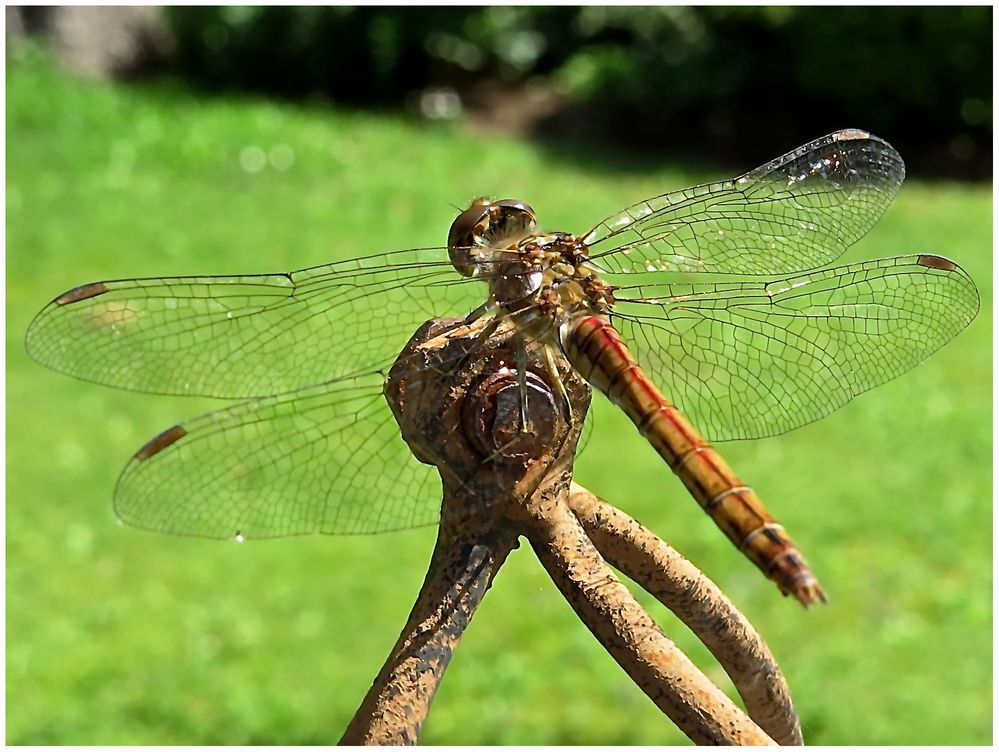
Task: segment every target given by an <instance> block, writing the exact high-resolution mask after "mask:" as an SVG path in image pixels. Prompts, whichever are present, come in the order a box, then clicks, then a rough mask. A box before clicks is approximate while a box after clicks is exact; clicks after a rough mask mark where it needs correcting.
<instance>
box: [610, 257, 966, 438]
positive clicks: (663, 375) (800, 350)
mask: <svg viewBox="0 0 999 752" xmlns="http://www.w3.org/2000/svg"><path fill="white" fill-rule="evenodd" d="M615 296H616V297H617V298H618V299H619V301H620V302H619V303H618V304H617V305H615V313H614V315H613V316H611V320H612V322H613V323H614V325H615V327H616V328H617V329H618V331H619V332H620V333H621V335H622V336H623V337H624V338H625V341H626V342H628V343H629V345H630V346H631V347H632V348H633V350H634V352H635V355H636V357H637V359H638V362H639V363H641V364H642V366H643V367H644V368H645V370H646V371H647V372H648V373H649V375H650V376H651V377H652V379H653V381H655V382H656V383H657V384H658V385H659V386H660V388H661V389H662V390H663V391H664V393H665V394H666V396H667V397H668V398H669V399H670V400H672V401H673V402H674V403H675V404H676V405H677V406H678V407H679V408H680V409H681V410H682V411H683V412H684V413H686V414H687V416H688V417H689V418H690V419H691V420H692V421H693V423H694V425H696V426H697V427H698V428H699V429H700V430H701V431H702V432H703V433H704V435H705V436H706V437H707V438H709V439H711V440H715V441H723V440H727V439H753V438H759V437H763V436H770V435H773V434H779V433H783V432H784V431H789V430H791V429H793V428H797V427H798V426H802V425H805V424H806V423H809V422H811V421H814V420H817V419H818V418H821V417H822V416H824V415H828V414H829V413H831V412H832V411H833V410H835V409H837V408H838V407H841V406H842V405H844V404H845V403H846V402H848V401H849V400H850V399H851V398H853V397H854V396H856V395H858V394H860V393H862V392H864V391H866V390H868V389H871V388H872V387H875V386H877V385H878V384H882V383H884V382H886V381H888V380H889V379H892V378H894V377H895V376H898V375H899V374H901V373H903V372H904V371H906V370H908V369H909V368H912V367H913V366H914V365H916V364H917V363H919V362H920V361H922V360H924V359H925V358H927V357H928V356H929V355H930V354H931V353H933V352H935V351H936V350H937V349H938V348H939V347H941V346H942V345H943V344H945V343H946V342H948V341H949V340H950V339H951V338H953V337H954V336H955V335H956V334H957V333H958V332H959V331H961V330H962V329H963V328H964V327H965V326H967V325H968V323H969V322H970V321H971V320H972V319H973V318H974V317H975V314H976V313H977V311H978V304H979V301H978V292H977V290H976V289H975V285H974V283H973V282H972V281H971V279H970V278H969V277H968V275H967V274H966V273H965V271H964V270H963V269H961V268H960V267H959V266H957V264H955V263H953V262H951V261H948V260H947V259H943V258H941V257H939V256H931V255H920V256H901V257H898V258H888V259H881V260H877V261H867V262H864V263H859V264H851V265H849V266H841V267H837V268H834V269H824V270H820V271H815V272H809V273H805V274H800V275H797V276H790V277H783V278H779V279H771V280H769V281H767V280H763V281H739V282H723V283H701V284H696V283H695V284H648V285H644V284H637V285H633V286H631V287H622V288H619V289H618V290H617V291H616V292H615Z"/></svg>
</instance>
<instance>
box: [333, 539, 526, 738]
mask: <svg viewBox="0 0 999 752" xmlns="http://www.w3.org/2000/svg"><path fill="white" fill-rule="evenodd" d="M516 545H517V541H516V536H515V535H514V534H513V533H512V532H504V531H503V530H497V531H493V532H490V533H486V534H482V535H479V536H473V535H464V536H457V537H451V535H450V534H446V533H445V532H444V528H442V532H441V534H440V535H438V538H437V545H436V547H435V548H434V554H433V557H432V559H431V562H430V571H429V572H428V573H427V577H426V580H424V583H423V588H422V589H421V590H420V594H419V596H418V597H417V599H416V604H415V605H414V606H413V611H412V613H411V614H410V616H409V620H408V621H407V623H406V626H405V628H404V629H403V630H402V634H401V635H400V636H399V640H398V641H397V642H396V644H395V647H394V648H393V649H392V653H391V655H390V656H389V659H388V660H387V661H386V663H385V665H384V666H383V667H382V670H381V671H380V672H379V674H378V677H377V678H376V679H375V681H374V684H372V686H371V689H370V690H369V691H368V694H367V695H366V696H365V698H364V701H363V702H362V703H361V706H360V707H359V708H358V710H357V713H355V715H354V718H353V720H351V722H350V725H349V726H348V727H347V730H346V732H345V733H344V735H343V738H342V739H340V744H345V745H362V744H363V745H379V746H388V745H392V746H399V745H411V744H416V742H417V738H418V736H419V733H420V727H421V726H422V724H423V721H424V720H425V719H426V717H427V712H428V711H429V710H430V703H431V702H432V701H433V699H434V695H435V694H436V692H437V687H438V686H439V685H440V682H441V679H442V678H443V676H444V670H445V669H446V668H447V666H448V663H449V662H450V660H451V656H452V655H453V653H454V650H455V648H456V647H457V645H458V641H459V640H460V639H461V636H462V634H463V633H464V631H465V628H466V627H467V626H468V623H469V621H470V620H471V618H472V615H473V614H474V613H475V609H476V608H477V607H478V605H479V603H480V602H481V601H482V598H483V596H484V595H485V593H486V590H488V589H489V586H490V584H491V583H492V580H493V577H495V575H496V572H497V571H498V570H499V568H500V566H501V565H502V564H503V562H504V561H505V560H506V557H507V555H508V554H509V553H510V551H511V550H513V548H515V547H516Z"/></svg>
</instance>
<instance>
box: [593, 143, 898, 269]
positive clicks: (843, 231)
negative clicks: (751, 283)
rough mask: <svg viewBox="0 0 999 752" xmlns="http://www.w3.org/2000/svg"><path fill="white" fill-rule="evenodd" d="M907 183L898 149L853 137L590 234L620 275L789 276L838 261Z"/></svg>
mask: <svg viewBox="0 0 999 752" xmlns="http://www.w3.org/2000/svg"><path fill="white" fill-rule="evenodd" d="M904 178H905V165H904V164H903V162H902V158H901V157H900V156H899V154H898V152H896V151H895V149H894V148H892V146H891V145H890V144H888V143H886V142H885V141H882V140H881V139H880V138H878V137H877V136H873V135H871V134H869V133H866V132H864V131H859V130H844V131H837V132H836V133H831V134H829V135H828V136H824V137H823V138H820V139H817V140H815V141H812V142H811V143H809V144H805V145H804V146H802V147H799V148H798V149H795V150H794V151H792V152H789V153H787V154H785V155H784V156H782V157H779V158H778V159H775V160H773V161H772V162H768V163H767V164H765V165H763V166H762V167H758V168H756V169H755V170H753V171H751V172H747V173H746V174H745V175H742V176H741V177H738V178H734V179H732V180H727V181H724V182H719V183H708V184H705V185H699V186H695V187H693V188H687V189H684V190H681V191H675V192H673V193H666V194H664V195H662V196H658V197H656V198H651V199H648V200H647V201H642V202H640V203H637V204H635V205H634V206H630V207H628V208H627V209H625V210H624V211H622V212H620V213H618V214H616V215H614V216H612V217H608V218H607V219H605V220H603V221H602V222H600V223H599V224H597V226H596V227H594V228H593V229H592V230H590V231H589V232H588V233H587V234H585V235H584V236H583V242H585V243H587V244H588V245H589V247H590V250H591V258H593V259H594V260H595V261H596V262H597V263H598V264H599V265H600V266H601V267H602V268H604V269H606V270H608V271H611V272H646V271H670V272H715V273H733V274H785V273H789V272H796V271H802V270H806V269H814V268H817V267H819V266H823V265H825V264H827V263H829V262H830V261H832V260H834V259H836V258H838V257H839V256H840V255H842V254H843V252H844V251H845V250H846V249H847V248H848V247H850V246H851V245H852V244H853V243H855V242H856V241H857V240H858V239H860V238H861V237H863V236H864V235H865V234H867V232H868V231H869V230H870V229H871V227H872V226H873V225H874V223H875V222H877V221H878V219H879V218H880V217H881V215H882V214H883V213H884V211H885V209H886V208H887V207H888V205H889V204H890V203H891V201H892V199H893V198H894V197H895V193H896V192H897V191H898V188H899V186H900V185H901V184H902V180H903V179H904Z"/></svg>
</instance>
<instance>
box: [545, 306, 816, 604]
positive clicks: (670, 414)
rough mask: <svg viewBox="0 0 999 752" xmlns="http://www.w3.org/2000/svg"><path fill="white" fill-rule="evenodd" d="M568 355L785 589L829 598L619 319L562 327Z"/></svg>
mask: <svg viewBox="0 0 999 752" xmlns="http://www.w3.org/2000/svg"><path fill="white" fill-rule="evenodd" d="M562 340H563V342H562V345H563V349H564V350H565V353H566V356H567V357H568V359H569V362H570V363H572V365H573V366H574V367H575V368H576V369H577V370H578V371H579V373H580V374H581V375H582V376H583V378H585V379H586V380H587V381H588V382H589V383H590V384H591V385H592V386H594V387H595V388H597V389H599V390H600V391H601V392H603V393H604V394H606V395H607V397H608V398H609V399H610V400H611V401H612V402H614V403H615V404H616V405H618V406H619V407H620V408H621V409H622V410H624V412H625V413H626V414H627V415H628V417H629V418H631V420H632V422H634V423H635V425H636V426H637V427H638V430H639V432H640V433H641V434H642V435H643V436H644V437H645V438H646V439H648V441H649V442H650V443H651V444H652V446H653V448H654V449H655V450H656V451H657V452H658V453H659V455H660V456H661V457H662V458H663V459H664V460H665V461H666V463H667V464H668V465H669V467H670V469H672V470H673V472H674V473H676V474H677V475H678V476H679V478H680V480H681V481H682V482H683V484H684V486H686V487H687V490H688V491H690V493H691V495H692V496H693V497H694V498H695V499H696V500H697V502H698V503H699V504H700V505H701V507H702V508H703V509H704V511H706V512H707V513H708V515H709V516H710V517H711V518H712V519H713V520H714V521H715V524H717V525H718V527H719V528H721V530H722V531H723V532H724V533H725V534H726V535H727V536H728V538H729V539H730V540H731V541H732V542H733V543H734V544H735V545H736V547H737V548H738V549H739V550H740V551H742V552H743V553H744V554H745V555H746V556H747V557H748V558H749V559H750V561H752V562H753V563H754V564H756V565H757V566H758V567H759V568H760V569H761V570H762V571H763V573H764V574H766V576H767V577H769V578H770V579H772V580H773V581H774V582H776V583H777V586H778V587H779V588H780V589H781V591H782V592H783V593H785V594H787V593H790V594H792V595H794V596H795V597H796V598H797V599H798V600H799V601H801V602H802V603H803V604H804V605H806V606H808V605H810V604H811V603H813V602H815V601H816V600H825V595H824V594H823V592H822V588H821V587H820V586H819V584H818V580H816V578H815V575H813V574H812V571H811V569H809V567H808V564H807V562H806V561H805V559H804V557H803V556H802V555H801V553H800V552H799V551H798V549H797V547H796V546H795V544H794V542H793V541H792V540H791V538H790V537H789V536H788V535H787V533H786V532H785V531H784V528H783V526H781V525H780V524H778V523H777V522H776V521H775V520H774V518H773V517H772V516H771V515H770V513H769V512H767V510H766V508H765V507H764V506H763V503H762V502H761V501H760V499H759V497H758V496H757V495H756V492H755V491H753V489H752V488H750V487H748V486H746V485H745V484H744V483H743V482H742V481H741V480H739V478H738V477H737V476H736V474H735V473H734V472H733V471H732V469H731V468H730V467H729V466H728V465H727V464H726V463H725V461H724V460H723V459H722V458H721V456H720V455H719V454H718V452H717V451H716V450H715V449H714V447H712V446H711V445H710V444H709V443H708V442H707V441H706V440H705V439H704V438H703V437H702V436H701V435H700V434H699V433H698V431H697V429H696V428H694V426H693V425H691V423H690V422H689V421H688V420H687V419H686V418H685V417H684V416H683V415H682V414H681V413H680V412H679V410H677V409H676V407H675V406H674V405H673V404H672V403H671V402H670V401H669V400H668V399H666V397H665V396H664V395H663V394H662V392H660V391H659V389H658V388H657V387H656V386H655V384H653V383H652V381H651V380H650V379H649V378H648V377H647V376H646V375H645V373H644V372H643V371H642V369H641V367H640V366H639V365H638V363H637V362H636V361H635V359H634V357H633V356H632V355H631V353H630V352H629V350H628V348H627V346H626V345H625V344H624V342H623V340H622V339H621V337H620V335H619V334H618V333H617V331H616V330H615V329H614V327H613V326H612V325H611V324H610V323H609V322H608V321H606V320H605V319H603V318H602V317H600V316H594V315H587V316H582V317H579V318H578V319H576V320H574V321H572V322H571V323H570V324H569V325H567V326H566V327H565V329H564V334H563V337H562Z"/></svg>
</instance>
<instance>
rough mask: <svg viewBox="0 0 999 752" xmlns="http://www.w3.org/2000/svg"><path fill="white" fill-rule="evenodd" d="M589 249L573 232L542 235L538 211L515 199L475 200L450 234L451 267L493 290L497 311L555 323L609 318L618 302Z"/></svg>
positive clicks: (461, 215)
mask: <svg viewBox="0 0 999 752" xmlns="http://www.w3.org/2000/svg"><path fill="white" fill-rule="evenodd" d="M586 250H587V249H586V245H585V244H584V243H583V242H582V241H580V240H579V239H578V238H576V237H575V236H573V235H570V234H568V233H564V232H555V233H547V234H540V233H538V226H537V219H536V217H535V214H534V210H533V209H531V207H530V206H529V205H528V204H526V203H524V202H522V201H517V200H513V199H503V200H501V201H490V200H489V199H487V198H477V199H475V200H474V201H472V203H471V205H470V206H469V208H468V209H466V210H465V211H463V212H462V213H461V214H459V215H458V217H457V218H456V219H455V220H454V222H453V223H452V225H451V230H450V232H449V234H448V253H449V256H450V258H451V263H452V264H453V265H454V267H455V269H456V270H457V271H458V272H459V273H460V274H462V275H463V276H467V277H477V278H480V279H482V280H483V281H484V282H486V283H487V284H488V285H489V300H490V304H491V305H492V306H493V307H494V308H499V309H504V310H506V311H508V312H515V311H527V310H529V309H530V310H533V311H534V312H535V313H536V317H535V318H540V319H546V320H548V321H549V322H551V323H555V322H558V321H562V320H564V319H565V318H566V317H568V316H571V315H573V314H574V313H577V312H580V311H585V312H588V313H593V312H596V313H605V312H607V311H608V310H609V308H610V304H611V303H612V302H613V297H612V295H611V293H610V290H611V288H610V286H609V285H607V284H606V283H604V282H603V281H602V280H600V278H599V276H598V275H597V268H596V267H595V266H594V265H593V264H591V263H589V260H588V258H587V253H586Z"/></svg>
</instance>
